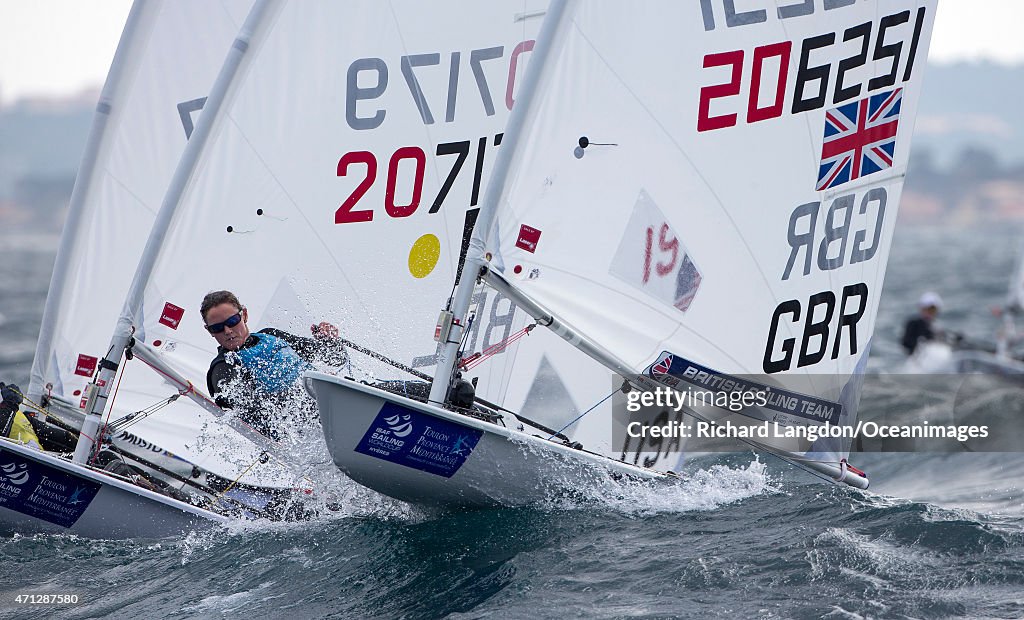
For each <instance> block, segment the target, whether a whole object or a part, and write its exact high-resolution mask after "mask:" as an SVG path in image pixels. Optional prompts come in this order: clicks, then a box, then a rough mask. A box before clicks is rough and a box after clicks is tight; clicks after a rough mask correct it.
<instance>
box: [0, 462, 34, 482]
mask: <svg viewBox="0 0 1024 620" xmlns="http://www.w3.org/2000/svg"><path fill="white" fill-rule="evenodd" d="M0 471H3V475H4V478H6V479H7V481H8V482H10V483H11V484H13V485H15V486H21V485H23V484H25V483H26V482H28V466H27V465H25V464H24V463H22V464H21V465H16V464H14V463H8V464H6V465H2V466H0Z"/></svg>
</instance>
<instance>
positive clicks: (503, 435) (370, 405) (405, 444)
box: [303, 372, 668, 508]
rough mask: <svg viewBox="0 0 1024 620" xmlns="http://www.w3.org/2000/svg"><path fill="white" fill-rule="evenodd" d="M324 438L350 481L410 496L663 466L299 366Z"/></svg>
mask: <svg viewBox="0 0 1024 620" xmlns="http://www.w3.org/2000/svg"><path fill="white" fill-rule="evenodd" d="M303 381H304V383H305V386H306V389H307V390H308V391H309V392H310V394H312V395H313V396H314V397H315V398H316V400H317V404H318V405H319V408H320V422H321V425H322V426H323V430H324V438H325V439H326V441H327V447H328V449H329V451H330V453H331V456H332V458H333V459H334V463H335V465H337V466H338V468H339V469H341V470H342V471H343V472H345V473H346V474H347V475H348V476H349V477H351V478H352V479H353V480H355V481H356V482H358V483H359V484H362V485H364V486H367V487H369V488H371V489H374V490H375V491H378V492H380V493H383V494H385V495H389V496H391V497H394V498H396V499H399V500H402V501H406V502H409V503H412V504H418V505H425V506H432V507H444V508H484V507H491V506H523V505H530V504H536V503H539V502H543V501H545V500H547V499H550V498H552V497H557V496H558V495H562V494H566V493H573V492H576V491H579V490H580V489H581V488H583V487H585V485H588V484H600V483H601V482H602V481H607V480H608V479H609V478H613V479H618V478H620V477H627V478H632V479H638V480H666V479H668V478H667V477H666V476H665V475H664V474H660V473H658V472H654V471H650V470H646V469H642V468H640V467H636V466H633V465H629V464H626V463H622V462H619V461H614V460H611V459H608V458H606V457H603V456H600V455H596V454H591V453H589V452H584V451H582V450H577V449H574V448H571V447H569V446H565V445H563V444H560V443H556V442H554V441H549V440H547V439H546V438H544V437H540V436H538V435H533V434H530V433H529V432H523V431H521V430H519V425H518V423H515V424H513V423H511V422H508V424H509V426H514V427H515V428H506V427H505V426H503V425H501V424H493V423H490V422H486V421H483V420H478V419H476V418H472V417H469V416H465V415H461V414H458V413H453V412H451V411H447V410H444V409H441V408H439V407H435V406H431V405H426V404H423V403H420V402H417V401H414V400H410V399H408V398H404V397H401V396H397V395H395V394H392V393H390V392H386V391H383V390H379V389H377V388H374V387H371V386H367V385H364V384H360V383H356V382H355V381H351V380H349V379H343V378H340V377H335V376H333V375H328V374H325V373H320V372H307V373H305V374H304V375H303Z"/></svg>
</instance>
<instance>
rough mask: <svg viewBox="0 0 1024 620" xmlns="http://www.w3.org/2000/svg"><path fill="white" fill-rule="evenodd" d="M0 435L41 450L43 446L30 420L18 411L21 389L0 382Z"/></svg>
mask: <svg viewBox="0 0 1024 620" xmlns="http://www.w3.org/2000/svg"><path fill="white" fill-rule="evenodd" d="M0 398H2V399H3V400H2V401H0V436H3V437H7V438H9V439H13V440H15V441H20V442H21V443H23V444H25V445H27V446H30V447H32V448H35V449H36V450H42V449H43V446H42V444H41V443H40V442H39V437H37V436H36V431H35V429H34V428H33V427H32V423H31V421H29V419H28V417H26V416H25V414H24V413H22V412H21V411H19V407H21V402H22V399H21V389H19V388H18V386H16V385H14V384H13V383H12V384H11V385H4V384H3V383H0Z"/></svg>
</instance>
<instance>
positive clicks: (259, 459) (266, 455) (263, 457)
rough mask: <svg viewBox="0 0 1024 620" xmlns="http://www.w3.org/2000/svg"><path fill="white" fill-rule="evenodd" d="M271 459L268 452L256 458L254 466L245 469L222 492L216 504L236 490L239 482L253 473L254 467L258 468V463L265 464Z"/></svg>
mask: <svg viewBox="0 0 1024 620" xmlns="http://www.w3.org/2000/svg"><path fill="white" fill-rule="evenodd" d="M269 458H270V455H268V454H267V453H266V452H264V453H262V454H260V455H259V456H258V457H256V460H255V461H253V462H252V465H249V466H248V467H246V468H245V471H243V472H242V473H240V474H238V477H237V478H235V479H234V480H233V481H232V482H231V484H229V485H228V486H227V488H225V489H224V490H223V491H221V492H220V495H218V496H217V499H215V500H214V502H220V500H221V499H223V498H224V495H225V494H226V493H227V492H228V491H230V490H231V489H233V488H235V485H237V484H238V481H239V480H241V479H242V477H243V476H245V475H246V474H247V473H249V472H250V471H252V468H253V467H256V464H257V463H260V462H264V463H265V462H266V459H269Z"/></svg>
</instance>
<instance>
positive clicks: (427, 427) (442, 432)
mask: <svg viewBox="0 0 1024 620" xmlns="http://www.w3.org/2000/svg"><path fill="white" fill-rule="evenodd" d="M482 436H483V431H481V430H479V429H475V428H471V427H469V426H465V425H463V424H459V423H457V422H455V421H453V420H445V419H443V418H439V417H435V416H432V415H429V414H425V413H422V412H419V411H416V410H413V409H408V408H406V407H402V406H401V405H398V404H396V403H385V404H384V406H383V407H381V410H380V411H379V412H378V413H377V417H376V418H374V420H373V422H371V423H370V426H369V428H367V429H366V433H365V434H364V435H363V438H362V440H360V442H359V444H358V445H357V446H356V448H355V451H356V452H359V453H360V454H365V455H367V456H371V457H373V458H376V459H381V460H383V461H389V462H391V463H395V464H398V465H401V466H402V467H408V468H410V469H418V470H420V471H424V472H427V473H430V474H435V475H437V476H443V477H445V478H451V477H452V475H453V474H455V472H457V471H459V468H461V467H462V464H463V463H465V462H466V459H467V458H469V457H470V455H472V453H473V448H475V447H476V445H477V443H478V442H479V441H480V438H481V437H482Z"/></svg>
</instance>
